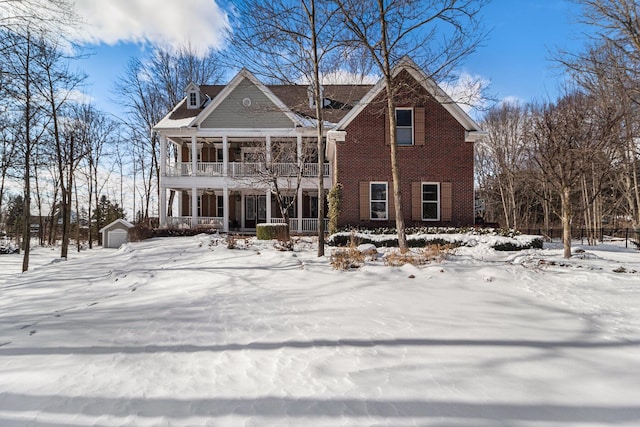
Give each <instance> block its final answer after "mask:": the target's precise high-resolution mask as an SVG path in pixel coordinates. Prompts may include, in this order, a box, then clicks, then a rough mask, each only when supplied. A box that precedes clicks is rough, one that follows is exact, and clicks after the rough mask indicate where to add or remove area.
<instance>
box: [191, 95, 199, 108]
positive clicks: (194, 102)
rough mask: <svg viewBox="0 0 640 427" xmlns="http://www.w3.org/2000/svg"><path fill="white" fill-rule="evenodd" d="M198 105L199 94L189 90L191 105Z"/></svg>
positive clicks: (193, 106) (192, 106)
mask: <svg viewBox="0 0 640 427" xmlns="http://www.w3.org/2000/svg"><path fill="white" fill-rule="evenodd" d="M197 106H198V94H197V93H195V92H189V107H190V108H195V107H197Z"/></svg>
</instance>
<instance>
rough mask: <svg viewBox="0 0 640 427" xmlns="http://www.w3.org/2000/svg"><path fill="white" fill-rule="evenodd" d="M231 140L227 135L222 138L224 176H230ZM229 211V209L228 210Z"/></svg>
mask: <svg viewBox="0 0 640 427" xmlns="http://www.w3.org/2000/svg"><path fill="white" fill-rule="evenodd" d="M228 169H229V138H227V135H225V136H223V137H222V174H223V175H224V176H229V172H228ZM224 200H225V206H227V198H226V196H225V199H224ZM227 210H228V209H227Z"/></svg>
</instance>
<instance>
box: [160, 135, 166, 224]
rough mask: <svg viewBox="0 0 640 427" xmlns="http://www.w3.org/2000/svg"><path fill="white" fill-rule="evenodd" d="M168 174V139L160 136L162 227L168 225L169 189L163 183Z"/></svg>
mask: <svg viewBox="0 0 640 427" xmlns="http://www.w3.org/2000/svg"><path fill="white" fill-rule="evenodd" d="M166 174H167V137H166V136H164V135H160V200H159V202H160V206H159V208H160V209H159V215H158V216H159V222H160V224H159V225H160V227H164V226H165V225H167V189H166V188H165V187H164V186H163V183H162V181H163V180H164V177H165V176H166Z"/></svg>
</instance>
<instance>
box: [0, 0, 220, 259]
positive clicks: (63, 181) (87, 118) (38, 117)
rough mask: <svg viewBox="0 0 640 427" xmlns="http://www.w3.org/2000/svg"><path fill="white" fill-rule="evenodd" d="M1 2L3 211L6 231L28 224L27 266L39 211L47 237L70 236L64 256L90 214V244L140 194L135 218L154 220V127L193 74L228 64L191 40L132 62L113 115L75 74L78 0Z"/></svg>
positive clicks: (215, 71) (205, 78)
mask: <svg viewBox="0 0 640 427" xmlns="http://www.w3.org/2000/svg"><path fill="white" fill-rule="evenodd" d="M0 6H1V7H2V8H3V9H2V13H1V14H0V53H1V55H0V112H1V115H0V213H4V220H5V221H4V225H5V228H7V226H9V229H11V230H15V227H16V226H17V225H19V226H20V227H21V230H20V235H21V240H22V247H23V253H24V258H23V266H22V269H23V271H26V270H27V269H28V267H29V252H30V240H31V239H30V237H31V235H32V232H33V229H34V227H33V226H32V222H33V218H34V217H36V218H38V219H37V221H39V222H40V223H39V224H38V225H39V227H37V228H38V229H39V230H40V233H39V238H40V243H41V244H45V243H48V244H52V243H53V242H54V240H56V239H58V238H61V253H60V255H61V257H63V258H66V257H67V256H68V252H69V245H70V241H71V237H72V232H73V233H76V232H77V231H78V226H79V225H80V224H81V223H82V220H81V218H80V217H81V216H82V217H84V218H86V222H87V223H88V226H87V231H88V236H87V240H88V242H89V246H91V245H92V243H93V242H94V240H96V239H97V240H98V241H99V240H100V236H99V235H98V233H97V230H98V229H100V228H101V227H102V226H103V225H105V223H104V222H103V221H106V220H107V219H110V218H111V217H112V216H122V217H124V215H125V213H124V210H123V207H124V205H125V202H127V203H128V202H129V201H130V200H131V199H133V211H134V212H136V221H140V222H149V220H150V218H151V216H152V215H154V214H155V213H156V207H155V206H154V205H153V202H154V201H155V200H157V191H158V179H159V170H160V168H159V164H158V160H159V152H158V150H159V143H158V139H157V136H156V135H155V134H153V133H152V131H151V128H152V126H153V125H154V124H155V123H157V122H158V121H159V120H160V119H161V118H162V117H163V116H164V115H165V114H166V113H167V111H169V110H170V109H171V108H172V107H173V105H175V104H176V103H177V102H178V101H179V100H180V99H181V98H182V96H183V94H182V90H183V89H184V87H185V86H186V84H187V83H188V82H189V81H194V82H196V83H199V84H203V83H215V82H217V80H218V79H219V78H220V73H221V70H222V67H218V66H215V64H214V55H213V54H212V53H211V54H209V55H206V56H204V57H203V56H199V55H196V54H195V53H194V52H195V50H194V49H192V48H191V47H190V46H186V47H184V48H183V49H180V50H179V51H177V52H167V51H164V50H162V49H157V50H155V51H154V53H153V55H152V56H151V58H150V60H149V61H144V62H143V61H141V60H138V59H132V60H131V61H130V63H129V65H128V67H127V69H126V70H125V71H124V72H123V75H122V76H121V77H120V79H119V80H118V82H117V84H116V85H115V86H116V87H115V95H116V97H118V99H119V100H120V101H121V103H122V104H123V105H124V106H125V109H126V111H125V113H126V118H124V119H123V118H118V117H114V116H111V115H109V114H107V113H104V112H102V111H99V110H98V109H97V108H96V107H95V106H94V105H93V104H92V103H91V102H89V101H87V97H86V96H84V95H83V93H82V90H83V88H84V82H85V76H83V75H82V74H81V73H78V72H76V71H74V70H75V68H76V66H77V65H78V63H79V62H80V61H81V60H82V56H81V55H79V54H78V53H77V52H78V51H79V49H78V48H77V47H74V46H72V44H71V43H70V42H69V40H68V39H67V38H66V34H67V32H66V30H67V29H68V28H70V27H71V26H74V25H80V24H81V23H80V22H79V20H78V18H77V17H76V16H75V15H74V13H73V9H72V4H71V3H70V2H67V1H66V0H43V1H31V0H12V1H10V2H6V1H1V2H0ZM72 52H75V53H72ZM106 195H108V196H109V198H107V196H106ZM110 199H111V200H114V202H111V200H110ZM17 201H20V202H21V203H22V206H21V208H20V209H16V206H15V204H16V202H17ZM3 203H4V205H3ZM105 203H106V204H107V205H106V206H107V207H105ZM105 209H106V210H107V211H108V212H107V213H106V214H105V213H104V212H102V211H105ZM17 212H19V215H20V220H17V219H16V213H17ZM44 230H48V231H47V232H46V233H45V232H44Z"/></svg>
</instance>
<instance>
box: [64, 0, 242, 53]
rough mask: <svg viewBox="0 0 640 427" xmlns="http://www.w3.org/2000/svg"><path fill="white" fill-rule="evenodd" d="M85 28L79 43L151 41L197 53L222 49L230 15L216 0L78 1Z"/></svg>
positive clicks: (77, 4)
mask: <svg viewBox="0 0 640 427" xmlns="http://www.w3.org/2000/svg"><path fill="white" fill-rule="evenodd" d="M75 5H76V11H77V13H78V14H79V15H80V17H81V18H82V19H83V20H84V21H85V23H86V25H85V26H83V28H82V29H80V30H78V32H77V35H76V38H77V39H78V40H79V41H80V42H87V43H96V44H98V43H106V44H116V43H118V42H149V43H152V44H154V45H157V46H160V47H163V48H167V49H175V48H179V47H181V46H184V45H186V44H189V45H191V46H192V47H193V48H195V49H196V51H197V52H200V53H204V52H205V51H206V50H207V49H208V48H216V49H219V48H221V47H222V46H223V44H224V39H223V33H224V31H225V30H226V29H227V28H228V27H229V20H228V17H227V14H226V13H225V11H224V10H223V9H221V8H220V7H219V6H218V4H217V3H216V2H215V1H214V0H180V1H176V0H108V1H95V0H76V2H75Z"/></svg>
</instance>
